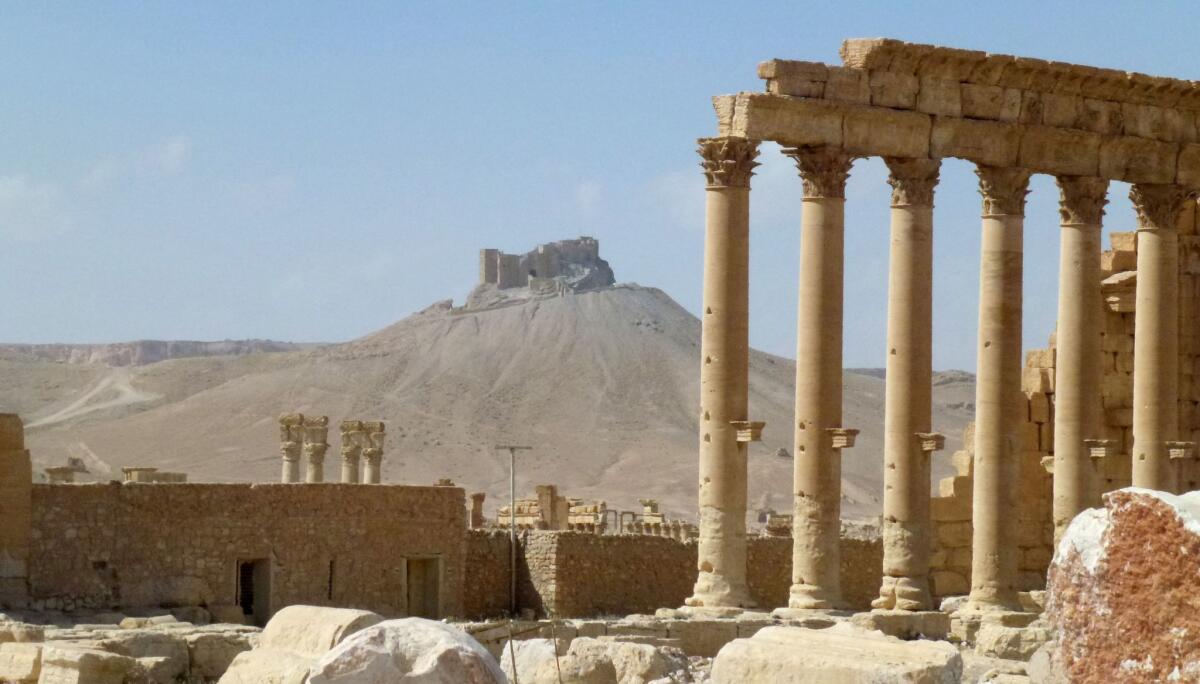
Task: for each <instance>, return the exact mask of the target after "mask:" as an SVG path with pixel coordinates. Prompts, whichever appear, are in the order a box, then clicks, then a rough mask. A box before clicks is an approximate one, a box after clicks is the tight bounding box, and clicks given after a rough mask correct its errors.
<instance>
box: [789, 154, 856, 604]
mask: <svg viewBox="0 0 1200 684" xmlns="http://www.w3.org/2000/svg"><path fill="white" fill-rule="evenodd" d="M784 153H785V154H787V155H789V156H791V157H793V158H794V159H795V161H796V166H797V168H798V169H799V171H800V177H801V179H802V180H803V181H804V200H803V212H802V216H801V222H800V231H801V232H800V303H799V311H798V316H797V321H796V338H797V339H796V425H795V451H794V454H795V457H794V462H795V466H794V467H795V473H794V482H793V485H794V489H793V496H794V498H793V518H792V537H793V540H792V587H791V591H790V596H789V598H788V607H789V608H805V609H807V608H838V607H840V605H841V603H842V592H841V582H840V578H839V572H840V568H839V565H840V555H841V554H840V547H839V545H840V541H841V540H840V537H841V510H842V506H841V493H842V464H841V453H840V449H841V448H842V447H845V446H853V434H854V433H853V431H845V430H842V429H841V427H842V290H843V283H842V264H843V256H844V251H845V244H844V243H845V236H844V232H845V229H844V225H843V223H844V218H845V204H846V199H845V198H846V179H847V177H849V175H850V164H851V162H852V161H853V160H852V158H851V157H849V156H848V155H846V154H844V153H843V152H842V151H841V150H838V149H832V148H824V147H804V148H793V149H788V150H784Z"/></svg>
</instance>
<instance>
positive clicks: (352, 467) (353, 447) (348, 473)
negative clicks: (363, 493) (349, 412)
mask: <svg viewBox="0 0 1200 684" xmlns="http://www.w3.org/2000/svg"><path fill="white" fill-rule="evenodd" d="M338 427H339V429H340V431H341V433H342V484H358V461H359V456H360V455H361V454H362V448H363V444H362V442H363V426H362V421H358V420H343V421H342V424H341V425H340V426H338Z"/></svg>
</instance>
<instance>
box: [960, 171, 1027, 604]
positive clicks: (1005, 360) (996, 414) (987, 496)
mask: <svg viewBox="0 0 1200 684" xmlns="http://www.w3.org/2000/svg"><path fill="white" fill-rule="evenodd" d="M976 173H977V174H978V175H979V194H981V195H983V239H982V245H981V249H980V258H979V344H978V351H977V353H978V361H977V363H978V370H977V372H976V380H975V480H974V490H973V509H972V523H973V525H974V534H973V536H972V544H971V595H970V597H969V601H968V607H969V608H971V609H974V610H980V611H982V610H1016V609H1019V607H1020V604H1019V602H1018V600H1017V591H1016V588H1015V586H1014V584H1015V580H1016V574H1017V553H1018V551H1017V547H1016V544H1015V543H1014V540H1015V535H1013V526H1014V524H1015V522H1016V513H1017V511H1016V505H1015V500H1014V497H1015V488H1016V486H1017V476H1018V473H1019V465H1020V464H1019V463H1018V461H1017V459H1018V458H1019V456H1020V453H1021V435H1020V428H1021V423H1022V421H1023V419H1024V416H1023V415H1022V412H1021V410H1020V409H1021V399H1022V398H1023V397H1022V395H1021V296H1022V295H1021V277H1022V259H1023V257H1024V254H1023V251H1022V250H1023V246H1022V231H1023V229H1024V224H1025V195H1027V194H1028V193H1029V171H1026V170H1024V169H1016V168H996V167H991V166H980V167H979V168H978V169H977V170H976Z"/></svg>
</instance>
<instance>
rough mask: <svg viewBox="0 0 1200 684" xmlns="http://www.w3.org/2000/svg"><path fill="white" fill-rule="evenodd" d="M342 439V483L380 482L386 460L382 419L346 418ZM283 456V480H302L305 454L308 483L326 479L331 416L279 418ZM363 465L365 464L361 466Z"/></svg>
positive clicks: (286, 416) (341, 430)
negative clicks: (301, 464) (384, 459)
mask: <svg viewBox="0 0 1200 684" xmlns="http://www.w3.org/2000/svg"><path fill="white" fill-rule="evenodd" d="M339 428H340V432H341V438H342V448H341V456H342V468H341V482H342V483H343V484H358V483H360V482H361V483H363V484H379V482H380V480H381V474H382V473H381V471H382V463H383V446H384V441H385V438H386V432H385V429H386V426H385V425H384V424H383V423H382V422H380V421H362V420H345V421H342V423H341V425H340V426H339ZM279 431H280V444H279V450H280V452H281V453H282V455H283V472H282V476H281V478H280V481H281V482H284V483H294V482H300V455H301V452H302V451H303V454H304V457H305V463H306V468H305V477H304V481H305V482H307V483H310V484H312V483H320V482H324V481H325V453H326V452H327V451H328V450H329V442H328V435H329V418H328V417H327V416H304V415H302V414H299V413H291V414H285V415H283V416H281V417H280V418H279ZM360 466H361V467H360Z"/></svg>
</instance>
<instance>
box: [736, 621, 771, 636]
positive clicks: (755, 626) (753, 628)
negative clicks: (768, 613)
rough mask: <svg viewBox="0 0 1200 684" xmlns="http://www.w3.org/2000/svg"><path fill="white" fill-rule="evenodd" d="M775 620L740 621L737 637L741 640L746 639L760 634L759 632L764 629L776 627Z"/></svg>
mask: <svg viewBox="0 0 1200 684" xmlns="http://www.w3.org/2000/svg"><path fill="white" fill-rule="evenodd" d="M776 624H778V623H776V622H775V621H774V620H738V621H737V635H738V638H739V639H745V638H747V637H752V636H754V635H755V634H758V630H760V629H762V628H764V627H771V626H773V625H776Z"/></svg>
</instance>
